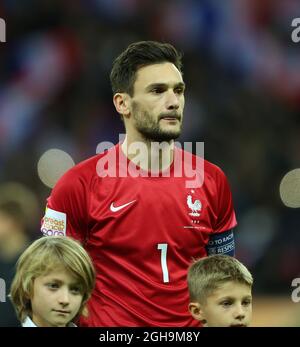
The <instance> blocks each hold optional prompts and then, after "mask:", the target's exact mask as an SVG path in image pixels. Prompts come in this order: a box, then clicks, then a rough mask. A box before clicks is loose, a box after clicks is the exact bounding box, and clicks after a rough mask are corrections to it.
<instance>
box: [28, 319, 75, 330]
mask: <svg viewBox="0 0 300 347" xmlns="http://www.w3.org/2000/svg"><path fill="white" fill-rule="evenodd" d="M22 327H23V328H37V325H36V324H35V323H33V321H32V319H31V318H30V317H26V318H25V320H24V322H23V323H22ZM67 327H68V328H76V327H77V325H76V324H74V323H73V322H70V323H68V325H67Z"/></svg>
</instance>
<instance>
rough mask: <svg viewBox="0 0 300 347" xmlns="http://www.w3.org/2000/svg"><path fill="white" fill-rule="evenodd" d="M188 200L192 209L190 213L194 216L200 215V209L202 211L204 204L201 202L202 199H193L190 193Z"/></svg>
mask: <svg viewBox="0 0 300 347" xmlns="http://www.w3.org/2000/svg"><path fill="white" fill-rule="evenodd" d="M191 192H192V193H193V192H194V191H193V190H192V191H191ZM186 202H187V205H188V207H189V209H191V210H192V212H189V215H190V216H193V217H199V216H200V213H198V211H201V209H202V204H201V202H200V200H194V201H193V198H192V195H190V194H189V195H188V196H187V200H186Z"/></svg>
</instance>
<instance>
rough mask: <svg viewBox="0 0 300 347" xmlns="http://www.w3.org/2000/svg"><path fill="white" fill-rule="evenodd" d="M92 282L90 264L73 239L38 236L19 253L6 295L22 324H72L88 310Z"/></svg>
mask: <svg viewBox="0 0 300 347" xmlns="http://www.w3.org/2000/svg"><path fill="white" fill-rule="evenodd" d="M94 285H95V270H94V267H93V264H92V262H91V260H90V257H89V255H88V254H87V252H86V251H85V250H84V248H83V247H82V246H81V245H80V244H79V243H78V242H77V241H75V240H73V239H71V238H69V237H62V236H52V237H42V238H40V239H38V240H36V241H35V242H33V243H32V244H31V245H30V246H29V247H28V248H27V249H26V250H25V251H24V252H23V253H22V255H21V256H20V258H19V260H18V262H17V270H16V274H15V277H14V280H13V282H12V286H11V292H10V298H11V301H12V303H13V305H14V307H15V310H16V313H17V316H18V318H19V320H20V321H21V324H22V326H23V327H67V326H68V327H69V326H71V327H72V326H73V327H74V326H76V325H75V324H74V323H73V321H75V320H76V319H77V318H78V317H79V316H80V315H83V316H87V314H88V312H87V307H86V303H87V301H88V299H89V297H90V295H91V292H92V290H93V288H94Z"/></svg>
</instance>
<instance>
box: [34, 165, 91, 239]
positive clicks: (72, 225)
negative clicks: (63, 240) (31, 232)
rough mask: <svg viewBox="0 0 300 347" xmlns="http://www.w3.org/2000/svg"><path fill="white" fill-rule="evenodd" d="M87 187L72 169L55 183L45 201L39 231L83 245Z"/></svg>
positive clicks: (85, 227)
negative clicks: (73, 240) (61, 236)
mask: <svg viewBox="0 0 300 347" xmlns="http://www.w3.org/2000/svg"><path fill="white" fill-rule="evenodd" d="M87 211H88V187H87V184H86V182H85V181H84V178H83V177H80V176H79V175H78V174H76V171H75V172H74V171H73V170H72V169H71V170H69V171H68V172H67V173H66V174H65V175H63V176H62V178H61V179H60V180H59V181H58V182H57V184H56V185H55V187H54V188H53V190H52V192H51V195H50V196H49V198H48V199H47V207H46V211H45V215H44V217H43V219H42V225H41V231H42V233H43V234H44V235H46V236H52V235H66V236H71V237H72V238H74V239H77V240H79V241H80V242H81V243H84V242H85V240H86V238H87V225H88V222H87Z"/></svg>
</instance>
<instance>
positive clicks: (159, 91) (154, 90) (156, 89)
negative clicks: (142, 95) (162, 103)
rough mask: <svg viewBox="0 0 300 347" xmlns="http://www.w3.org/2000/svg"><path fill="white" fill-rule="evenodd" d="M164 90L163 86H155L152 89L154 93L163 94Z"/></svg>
mask: <svg viewBox="0 0 300 347" xmlns="http://www.w3.org/2000/svg"><path fill="white" fill-rule="evenodd" d="M163 92H164V90H163V89H162V88H153V89H152V93H154V94H161V93H163Z"/></svg>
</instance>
